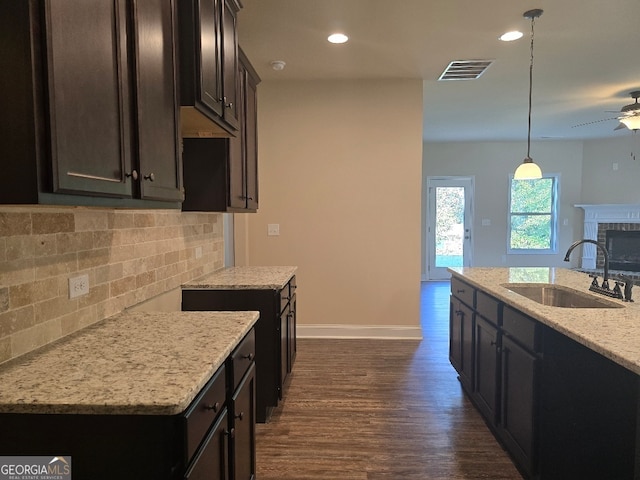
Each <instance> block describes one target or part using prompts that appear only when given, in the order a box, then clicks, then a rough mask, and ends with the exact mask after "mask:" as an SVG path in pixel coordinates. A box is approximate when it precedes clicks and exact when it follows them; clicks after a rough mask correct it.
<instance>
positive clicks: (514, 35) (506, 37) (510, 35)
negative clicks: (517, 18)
mask: <svg viewBox="0 0 640 480" xmlns="http://www.w3.org/2000/svg"><path fill="white" fill-rule="evenodd" d="M523 35H524V33H522V32H519V31H518V30H513V31H511V32H506V33H503V34H502V35H500V36H499V37H498V40H502V41H503V42H513V41H514V40H518V39H520V38H522V37H523Z"/></svg>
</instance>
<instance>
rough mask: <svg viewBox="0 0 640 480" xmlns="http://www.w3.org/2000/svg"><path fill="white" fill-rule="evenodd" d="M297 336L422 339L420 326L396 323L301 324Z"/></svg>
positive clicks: (297, 328)
mask: <svg viewBox="0 0 640 480" xmlns="http://www.w3.org/2000/svg"><path fill="white" fill-rule="evenodd" d="M296 337H297V338H377V339H387V340H422V329H421V328H420V327H401V326H397V325H301V324H298V325H297V327H296Z"/></svg>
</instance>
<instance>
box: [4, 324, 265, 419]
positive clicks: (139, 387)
mask: <svg viewBox="0 0 640 480" xmlns="http://www.w3.org/2000/svg"><path fill="white" fill-rule="evenodd" d="M258 316H259V313H258V312H123V313H121V314H119V315H116V316H113V317H110V318H108V319H105V320H103V321H101V322H99V323H97V324H95V325H92V326H90V327H87V328H85V329H83V330H80V331H78V332H76V333H74V334H72V335H70V336H68V337H65V338H62V339H60V340H58V341H57V342H55V343H52V344H50V345H48V346H46V347H43V348H42V349H39V350H36V351H34V352H31V353H29V354H26V355H24V356H22V357H19V358H16V359H14V360H12V361H10V362H7V363H5V364H3V365H0V412H11V413H74V414H107V415H111V414H113V415H115V414H118V415H128V414H135V415H174V414H179V413H181V412H183V411H184V410H185V409H186V408H187V407H188V406H189V404H190V403H191V402H192V400H193V399H194V398H195V397H196V395H197V394H198V393H199V392H200V390H201V389H202V387H204V385H205V384H206V383H207V381H209V379H210V378H211V377H212V376H213V374H214V373H215V372H216V371H217V370H218V368H219V367H220V366H221V365H222V364H223V363H224V361H225V359H226V358H227V357H228V356H229V354H230V353H231V352H232V351H233V349H234V348H235V347H236V346H237V345H238V343H239V342H240V340H242V338H243V337H244V336H245V335H246V334H247V333H248V332H249V331H250V330H251V327H252V326H253V325H254V324H255V322H256V320H257V319H258Z"/></svg>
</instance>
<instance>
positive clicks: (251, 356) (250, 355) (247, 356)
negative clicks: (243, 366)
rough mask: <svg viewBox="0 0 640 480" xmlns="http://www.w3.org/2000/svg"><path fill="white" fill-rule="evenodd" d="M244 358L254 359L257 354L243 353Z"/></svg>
mask: <svg viewBox="0 0 640 480" xmlns="http://www.w3.org/2000/svg"><path fill="white" fill-rule="evenodd" d="M242 358H245V359H247V360H253V359H254V358H255V355H254V354H253V353H250V354H249V355H242Z"/></svg>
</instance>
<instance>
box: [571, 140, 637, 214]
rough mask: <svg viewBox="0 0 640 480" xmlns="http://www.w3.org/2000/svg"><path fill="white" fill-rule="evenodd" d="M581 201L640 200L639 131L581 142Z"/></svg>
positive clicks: (615, 201) (617, 201)
mask: <svg viewBox="0 0 640 480" xmlns="http://www.w3.org/2000/svg"><path fill="white" fill-rule="evenodd" d="M632 153H633V154H635V155H636V157H637V160H634V159H633V158H632V156H631V155H632ZM615 164H617V170H614V168H615V167H616V165H615ZM581 203H586V204H608V203H629V204H638V203H640V133H631V132H624V135H622V136H620V137H616V138H610V139H606V140H589V141H586V142H584V157H583V161H582V201H581Z"/></svg>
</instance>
